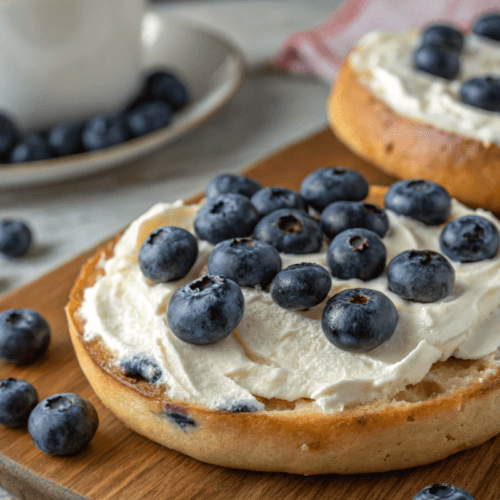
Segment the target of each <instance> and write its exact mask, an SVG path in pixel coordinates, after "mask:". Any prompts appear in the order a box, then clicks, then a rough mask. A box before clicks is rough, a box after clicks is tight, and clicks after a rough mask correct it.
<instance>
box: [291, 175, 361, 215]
mask: <svg viewBox="0 0 500 500" xmlns="http://www.w3.org/2000/svg"><path fill="white" fill-rule="evenodd" d="M300 194H301V196H302V198H303V200H304V201H305V202H306V203H307V204H308V205H310V206H311V207H313V208H314V209H315V210H317V211H318V212H322V211H323V209H324V208H325V207H326V206H327V205H329V204H330V203H333V202H334V201H340V200H349V201H361V200H364V199H365V198H366V196H367V195H368V182H367V180H366V179H365V178H364V177H363V176H362V175H361V174H360V173H359V172H356V170H352V169H350V168H342V167H330V168H319V169H318V170H315V171H314V172H313V173H312V174H309V175H308V176H307V177H306V178H305V179H304V181H303V182H302V185H301V187H300Z"/></svg>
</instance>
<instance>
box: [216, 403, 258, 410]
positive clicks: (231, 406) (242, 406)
mask: <svg viewBox="0 0 500 500" xmlns="http://www.w3.org/2000/svg"><path fill="white" fill-rule="evenodd" d="M219 410H221V411H229V412H231V413H253V412H254V411H257V408H256V407H255V405H253V404H252V403H250V402H249V401H235V400H232V401H228V402H227V403H226V404H224V405H221V406H219Z"/></svg>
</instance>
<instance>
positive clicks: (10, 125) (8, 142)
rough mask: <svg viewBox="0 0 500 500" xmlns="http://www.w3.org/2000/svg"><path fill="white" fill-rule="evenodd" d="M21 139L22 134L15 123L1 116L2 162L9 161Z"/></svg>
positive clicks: (0, 142)
mask: <svg viewBox="0 0 500 500" xmlns="http://www.w3.org/2000/svg"><path fill="white" fill-rule="evenodd" d="M20 138H21V134H20V133H19V130H18V129H17V127H16V125H15V124H14V122H13V121H12V120H11V119H10V118H9V117H7V116H5V115H4V114H0V160H4V161H7V160H8V159H9V157H10V153H11V151H12V150H13V149H14V146H15V145H16V144H17V143H18V142H19V140H20Z"/></svg>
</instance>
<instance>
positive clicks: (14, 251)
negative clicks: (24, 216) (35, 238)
mask: <svg viewBox="0 0 500 500" xmlns="http://www.w3.org/2000/svg"><path fill="white" fill-rule="evenodd" d="M31 241H32V236H31V229H30V228H29V226H28V224H26V222H23V221H22V220H17V219H4V220H0V253H1V254H2V255H4V256H6V257H22V256H23V255H25V254H26V253H27V252H28V250H29V248H30V246H31Z"/></svg>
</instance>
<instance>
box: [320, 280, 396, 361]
mask: <svg viewBox="0 0 500 500" xmlns="http://www.w3.org/2000/svg"><path fill="white" fill-rule="evenodd" d="M397 322H398V312H397V310H396V307H395V306H394V304H393V303H392V301H391V300H390V299H389V297H387V295H385V294H383V293H382V292H378V291H376V290H369V289H366V288H353V289H349V290H344V291H342V292H339V293H337V294H335V295H334V296H333V297H332V298H331V299H330V300H329V301H328V302H327V303H326V306H325V309H324V311H323V315H322V317H321V327H322V328H323V332H324V334H325V335H326V338H327V339H328V340H329V341H330V342H331V343H332V344H333V345H334V346H336V347H338V348H339V349H342V350H343V351H349V352H369V351H371V350H373V349H375V348H377V347H379V346H380V345H381V344H383V343H384V342H386V341H387V340H389V339H390V338H391V336H392V334H393V333H394V330H395V328H396V323H397Z"/></svg>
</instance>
